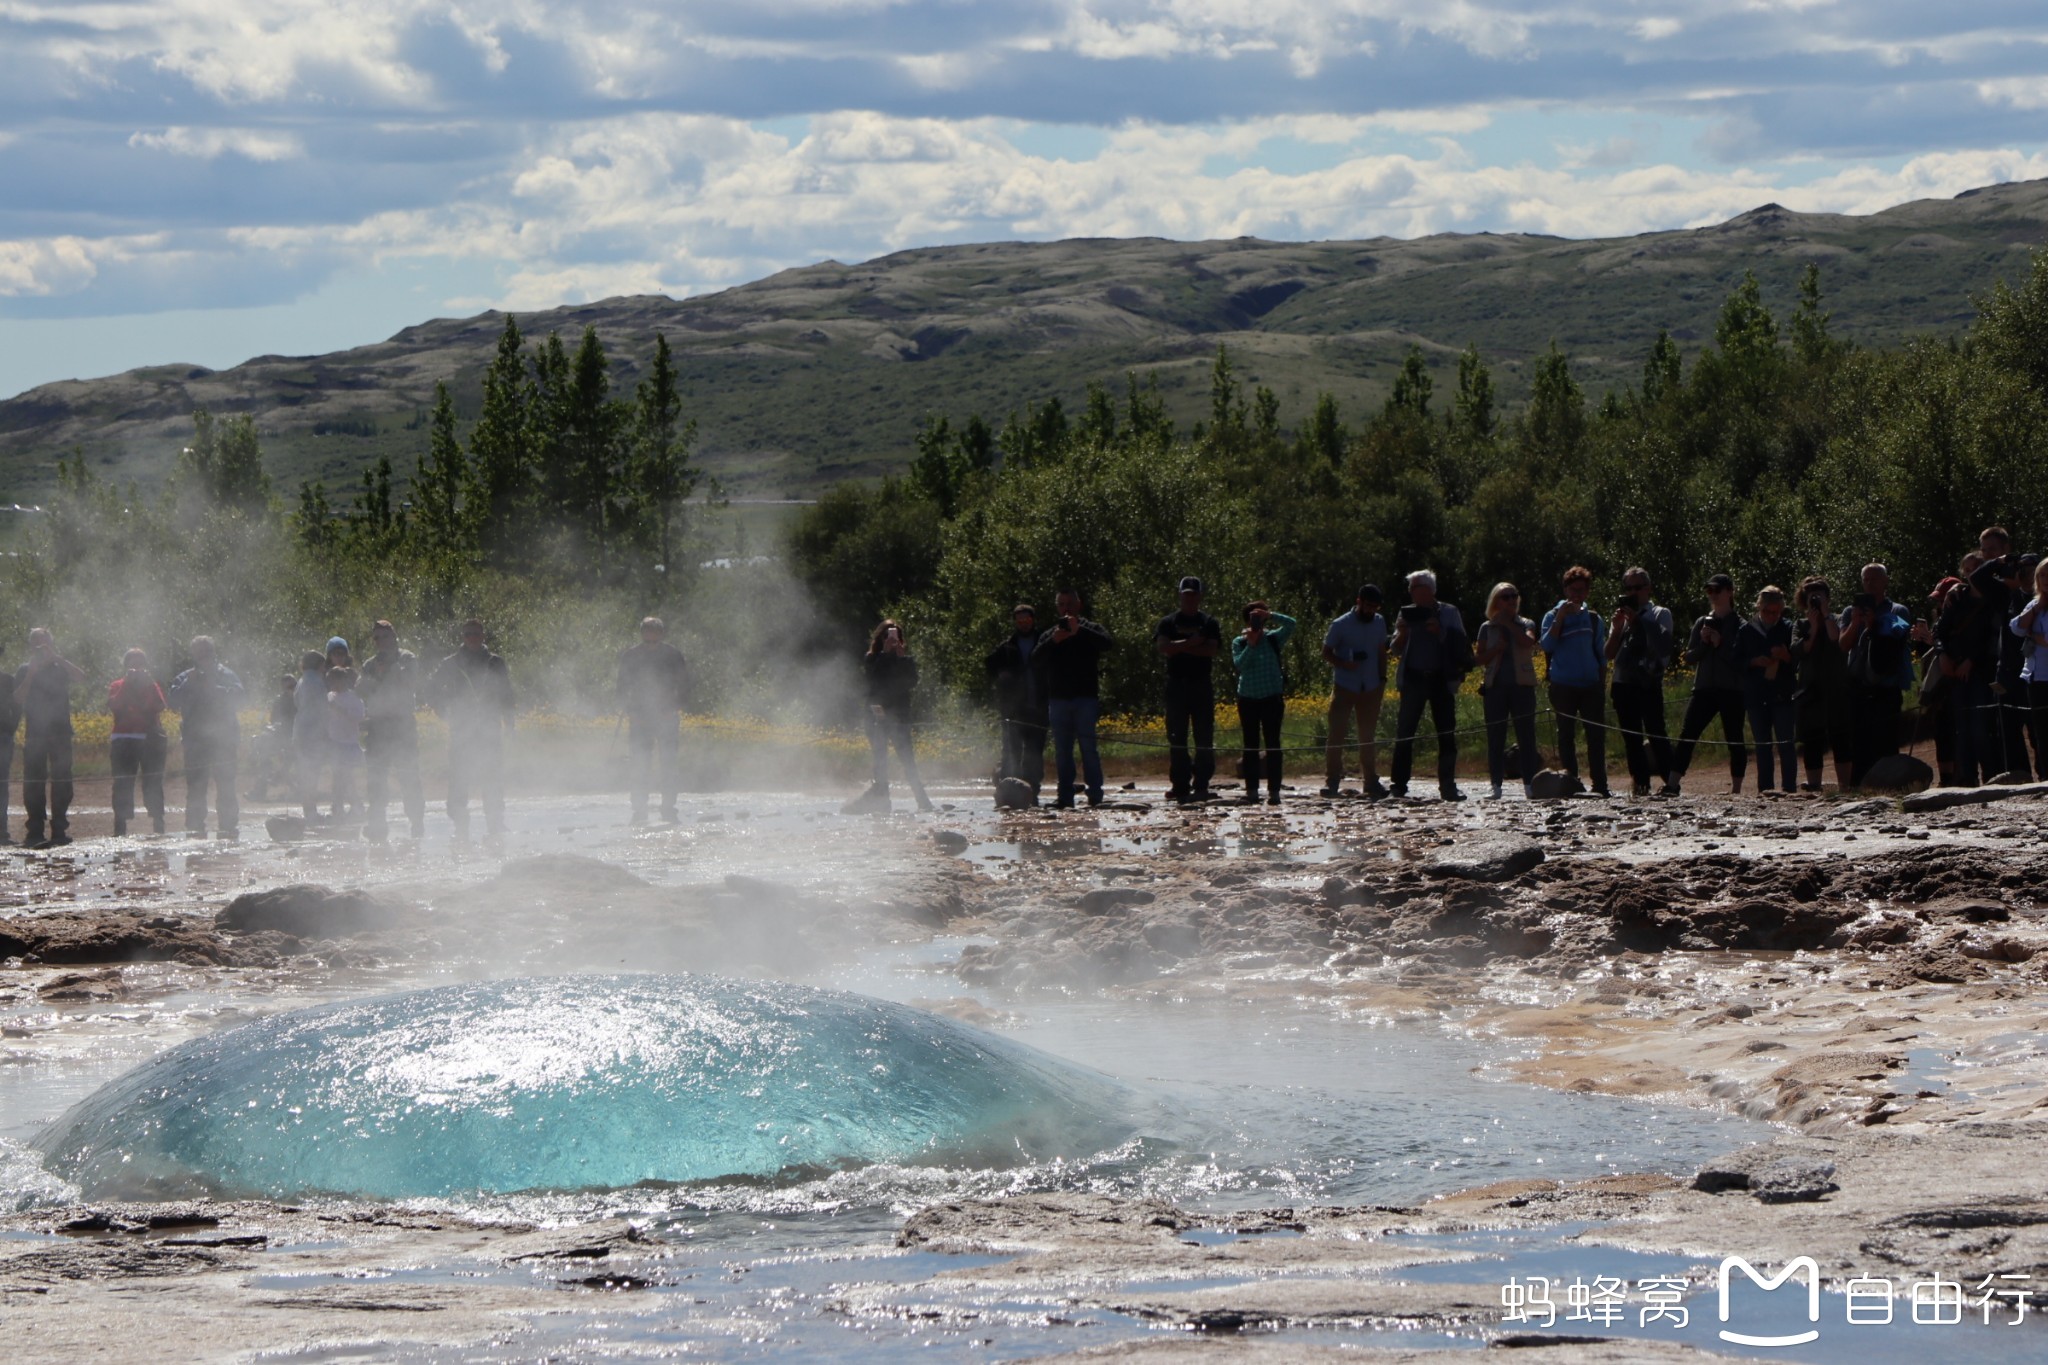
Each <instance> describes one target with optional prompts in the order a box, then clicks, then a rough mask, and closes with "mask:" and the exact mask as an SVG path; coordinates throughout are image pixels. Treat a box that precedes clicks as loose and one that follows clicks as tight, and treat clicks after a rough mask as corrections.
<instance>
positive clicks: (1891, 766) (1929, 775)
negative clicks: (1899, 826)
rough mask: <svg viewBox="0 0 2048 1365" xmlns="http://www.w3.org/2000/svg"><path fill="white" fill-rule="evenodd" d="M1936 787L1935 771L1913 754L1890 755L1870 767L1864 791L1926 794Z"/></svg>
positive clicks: (1864, 782) (1864, 776)
mask: <svg viewBox="0 0 2048 1365" xmlns="http://www.w3.org/2000/svg"><path fill="white" fill-rule="evenodd" d="M1933 785H1934V769H1932V768H1930V767H1928V766H1927V765H1926V764H1925V763H1923V762H1921V761H1920V760H1919V759H1917V758H1915V757H1913V756H1912V755H1911V754H1888V755H1886V756H1885V757H1883V758H1880V759H1879V760H1877V762H1875V763H1873V764H1871V765H1870V771H1869V772H1867V773H1865V774H1864V775H1863V784H1862V786H1863V790H1864V791H1872V792H1924V791H1926V790H1927V789H1928V788H1929V787H1931V786H1933Z"/></svg>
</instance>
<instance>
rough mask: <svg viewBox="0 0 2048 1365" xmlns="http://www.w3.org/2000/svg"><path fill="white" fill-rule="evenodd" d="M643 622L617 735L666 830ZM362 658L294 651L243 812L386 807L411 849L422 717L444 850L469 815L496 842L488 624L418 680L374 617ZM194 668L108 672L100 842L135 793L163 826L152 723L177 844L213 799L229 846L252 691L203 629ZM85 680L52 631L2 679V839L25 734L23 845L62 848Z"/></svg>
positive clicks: (498, 740) (121, 819)
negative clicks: (277, 800)
mask: <svg viewBox="0 0 2048 1365" xmlns="http://www.w3.org/2000/svg"><path fill="white" fill-rule="evenodd" d="M667 634H668V629H667V627H666V626H665V625H664V624H663V622H662V621H661V620H660V619H659V618H657V617H652V616H650V617H648V618H647V619H646V620H644V621H642V622H641V623H640V643H639V644H637V645H635V646H633V647H632V648H630V649H627V650H625V651H624V652H623V653H621V654H620V655H619V662H618V684H617V688H618V701H619V706H620V710H621V712H622V719H623V720H624V721H625V722H626V723H627V724H628V725H629V729H628V737H627V753H628V763H627V769H628V774H629V777H628V781H629V785H630V786H631V788H632V793H633V819H634V822H635V823H645V822H646V821H647V819H648V807H649V804H650V797H651V794H652V793H653V792H654V791H657V790H658V791H659V792H660V793H661V797H662V814H663V815H664V817H665V818H667V819H669V820H674V819H675V818H676V800H677V796H678V792H679V789H680V774H679V772H678V768H677V739H678V720H677V718H678V716H679V714H680V713H681V711H682V709H683V706H684V701H685V687H686V685H685V667H684V661H683V656H682V654H681V652H680V651H678V650H677V649H676V648H675V646H673V645H671V644H669V643H668V642H667V639H666V637H667ZM370 640H371V652H370V653H369V655H368V656H367V657H365V658H363V659H362V660H361V661H360V663H359V662H358V661H357V659H356V657H355V655H354V653H353V651H352V650H351V649H350V646H349V642H348V640H347V639H345V638H344V637H342V636H338V635H337V636H335V637H334V638H332V639H330V640H328V642H327V647H326V649H325V650H324V651H323V650H307V651H306V652H305V653H304V654H303V655H302V656H300V660H299V668H298V671H297V672H295V673H287V674H285V675H283V676H282V677H281V678H279V679H278V683H277V690H276V691H275V692H274V693H272V694H271V697H270V709H269V724H268V725H266V726H265V727H264V729H263V731H262V733H260V734H259V735H257V736H256V737H255V739H254V741H253V742H252V743H251V745H250V746H249V749H250V757H251V760H252V767H253V769H254V771H253V772H252V774H251V777H252V786H251V789H250V791H249V793H248V796H249V797H250V799H252V800H262V799H265V798H267V797H268V796H269V795H270V793H271V791H272V789H273V788H276V789H281V790H282V791H284V792H285V793H288V794H289V795H290V797H291V798H292V800H293V801H294V802H296V804H297V805H298V806H299V809H300V814H299V816H298V817H297V818H298V819H300V820H303V821H304V822H305V823H306V824H307V825H318V826H325V827H329V828H339V829H349V830H353V829H354V828H356V827H358V826H359V827H360V828H361V830H362V832H363V834H364V835H366V836H367V837H369V838H371V839H376V840H383V839H386V838H388V837H389V828H388V824H387V817H388V814H389V810H390V805H391V802H392V801H393V800H394V799H396V800H397V802H398V804H399V805H400V806H401V808H402V809H403V810H404V812H405V816H406V819H407V821H408V822H409V823H410V826H411V832H412V835H413V837H414V838H416V839H417V838H419V837H421V836H422V835H423V834H424V833H425V829H426V818H427V804H426V794H425V791H424V789H423V786H422V783H421V780H420V732H419V712H420V710H421V708H423V707H427V708H431V709H432V710H433V711H434V712H435V713H436V714H438V715H439V716H440V717H441V718H442V719H443V721H445V722H446V724H447V728H448V760H447V781H448V787H447V792H448V795H447V810H448V816H449V819H450V820H451V822H452V823H453V824H454V826H455V837H456V839H457V841H458V842H467V840H468V839H469V836H470V803H471V800H472V798H474V799H475V800H476V802H477V804H478V805H480V806H481V808H482V811H483V822H484V831H485V837H486V839H487V840H491V841H497V840H500V839H502V837H503V835H504V832H505V763H504V759H505V740H506V738H507V737H508V736H509V735H510V734H511V732H512V726H513V703H514V696H513V690H512V674H511V670H510V669H509V668H508V667H507V666H506V663H505V660H504V658H503V657H502V656H500V655H498V654H497V653H495V652H493V651H492V650H491V648H490V647H489V646H488V645H487V644H486V643H485V631H484V623H483V622H482V621H480V620H475V619H471V620H469V621H465V622H464V623H463V624H462V628H461V644H460V647H458V648H457V649H456V650H455V651H454V652H453V653H451V654H449V655H447V656H446V657H445V658H443V659H441V660H440V662H439V663H438V664H436V665H435V666H434V667H433V668H432V669H431V670H428V669H426V668H423V667H422V666H421V664H420V662H419V660H418V658H417V657H416V656H415V655H414V654H413V652H412V651H411V650H408V649H403V648H401V647H400V646H399V642H398V632H397V630H395V629H394V628H393V627H392V625H391V623H390V622H389V621H379V622H377V623H376V625H375V626H374V627H372V629H371V632H370ZM187 653H188V654H189V656H190V665H189V666H188V667H186V668H184V669H183V670H181V671H180V672H178V673H177V674H176V675H175V676H173V677H172V678H171V680H170V682H169V683H168V685H166V684H165V683H163V682H162V681H160V680H159V679H158V678H157V676H156V675H155V673H153V672H152V671H151V668H150V661H149V655H148V653H147V652H146V651H144V650H141V649H131V650H129V651H128V652H127V654H126V656H125V657H124V658H123V660H122V673H121V676H120V677H118V678H116V679H114V680H113V681H112V682H111V683H110V684H109V685H108V687H107V710H108V713H109V715H110V717H111V722H110V725H109V743H108V761H109V766H110V768H111V770H112V775H113V792H112V797H113V818H114V833H115V834H116V835H123V834H126V833H127V832H128V828H129V825H130V824H131V822H133V821H134V820H135V819H136V799H137V795H138V792H139V794H140V798H141V803H142V809H143V811H144V812H146V813H147V815H148V817H149V822H150V828H151V830H152V831H153V832H154V833H157V834H162V833H164V832H165V828H166V823H167V819H168V816H167V812H166V810H165V801H164V776H165V767H166V762H167V759H168V757H169V751H170V739H169V736H168V734H167V733H166V730H165V727H164V713H165V712H166V711H170V712H174V713H176V714H177V716H178V718H179V724H178V738H179V744H180V747H181V749H182V757H183V778H184V789H185V811H184V825H185V833H186V834H187V835H189V836H191V837H193V838H205V837H206V834H207V823H208V814H209V805H210V806H211V808H212V815H213V819H214V821H215V837H217V838H219V839H225V840H233V839H235V838H237V837H238V836H239V833H240V824H241V799H242V795H241V788H240V784H239V774H238V760H239V758H240V753H241V749H242V743H241V738H242V737H241V719H240V718H241V712H242V709H243V707H244V705H245V703H246V702H247V701H248V689H247V688H246V687H245V686H244V684H243V682H242V680H241V678H240V677H238V676H236V674H235V672H234V671H233V670H232V669H230V668H228V667H227V666H226V665H225V664H223V663H221V662H220V659H219V658H218V655H217V652H216V650H215V647H214V642H213V640H212V639H210V638H209V637H207V636H204V635H201V636H198V637H197V638H195V639H193V640H192V641H191V642H190V644H189V645H188V646H187ZM86 680H87V679H86V673H85V670H84V669H82V668H80V667H79V666H78V665H77V664H74V663H72V662H71V661H70V660H69V659H66V658H65V657H64V656H63V654H62V653H61V652H59V650H58V648H57V642H56V640H55V638H54V637H53V636H52V635H51V633H50V631H49V630H47V629H45V628H42V627H37V628H36V629H34V630H32V631H30V632H29V636H28V661H27V662H26V663H24V664H22V665H21V666H20V668H18V669H16V670H15V671H14V672H12V673H8V672H4V671H0V844H4V843H12V842H13V834H12V831H11V828H10V826H9V816H10V810H9V806H10V795H11V791H12V782H11V781H10V778H11V776H12V773H13V768H14V759H15V752H14V751H15V747H16V746H15V735H16V733H17V731H18V732H19V733H20V735H21V742H20V748H21V786H22V810H23V815H24V817H25V819H24V830H23V834H24V839H23V842H24V843H26V844H28V845H30V846H31V847H38V848H50V847H57V846H61V845H64V844H68V843H70V842H71V833H70V826H71V802H72V795H73V787H74V779H73V774H72V757H73V755H72V748H73V725H72V690H73V689H74V688H75V687H77V686H78V685H79V684H81V683H84V682H85V681H86Z"/></svg>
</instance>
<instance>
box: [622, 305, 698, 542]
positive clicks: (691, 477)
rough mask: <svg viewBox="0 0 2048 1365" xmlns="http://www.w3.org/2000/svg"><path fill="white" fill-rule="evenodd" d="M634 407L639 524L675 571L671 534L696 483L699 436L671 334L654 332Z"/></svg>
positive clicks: (673, 532)
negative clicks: (694, 448) (686, 412)
mask: <svg viewBox="0 0 2048 1365" xmlns="http://www.w3.org/2000/svg"><path fill="white" fill-rule="evenodd" d="M634 396H635V400H636V401H635V404H634V411H633V461H634V475H633V486H634V493H635V496H636V498H637V500H638V502H639V505H640V508H641V512H642V515H641V526H642V528H643V529H644V530H646V531H647V532H649V540H650V541H651V542H652V544H653V546H654V549H655V553H657V554H658V555H659V556H660V561H659V562H660V563H661V564H663V565H664V566H667V567H665V568H664V570H663V572H665V573H673V572H674V564H675V561H674V559H673V558H672V556H673V554H674V553H675V546H674V543H673V536H674V534H675V528H676V519H677V517H678V516H679V515H680V514H681V512H682V508H683V504H684V503H685V502H687V501H688V500H689V497H690V494H691V493H692V492H694V491H695V490H696V487H697V471H696V469H695V468H694V467H693V466H692V465H691V464H690V447H691V445H692V444H693V443H694V442H695V440H696V436H697V423H696V421H695V420H694V419H692V420H690V421H688V422H685V421H684V420H683V395H682V385H681V382H680V380H679V379H678V378H677V375H676V366H675V356H674V353H673V352H671V351H670V350H669V345H668V338H667V337H665V336H663V335H662V334H661V333H659V332H657V333H655V335H654V360H653V362H652V363H651V364H649V365H648V367H647V377H646V378H645V379H643V380H641V381H640V385H639V388H638V390H637V391H636V392H635V395H634Z"/></svg>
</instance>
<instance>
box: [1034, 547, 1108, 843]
mask: <svg viewBox="0 0 2048 1365" xmlns="http://www.w3.org/2000/svg"><path fill="white" fill-rule="evenodd" d="M1054 605H1055V606H1056V607H1057V609H1058V611H1059V620H1058V621H1057V622H1056V623H1055V624H1054V626H1053V628H1052V629H1051V630H1048V631H1046V632H1045V633H1044V634H1043V635H1041V636H1039V637H1038V645H1037V647H1036V648H1035V649H1033V650H1032V651H1031V667H1032V668H1033V669H1034V670H1036V671H1037V674H1038V683H1039V688H1040V690H1041V691H1042V693H1043V694H1044V696H1045V708H1046V717H1047V720H1048V722H1049V723H1050V725H1051V726H1052V743H1053V762H1054V765H1055V767H1056V769H1057V770H1058V772H1059V780H1060V789H1059V800H1058V804H1059V806H1060V807H1061V808H1062V809H1072V807H1073V804H1074V791H1075V781H1074V746H1075V745H1076V744H1079V745H1080V748H1081V767H1082V773H1083V776H1084V777H1085V778H1086V779H1087V782H1088V804H1089V805H1091V806H1099V805H1101V804H1102V759H1101V757H1100V755H1099V754H1098V753H1097V751H1096V747H1095V723H1096V721H1097V720H1098V719H1099V718H1100V717H1101V714H1102V700H1101V696H1102V692H1101V687H1102V684H1101V679H1102V656H1103V655H1104V654H1107V653H1108V652H1109V648H1110V646H1111V645H1112V644H1113V643H1115V642H1114V641H1112V640H1111V639H1110V638H1109V632H1108V631H1106V630H1104V629H1103V628H1102V627H1101V626H1099V625H1097V624H1096V623H1095V622H1093V621H1090V620H1087V619H1086V618H1084V617H1083V616H1082V615H1081V594H1080V593H1078V592H1076V591H1074V589H1072V588H1062V589H1060V592H1059V596H1058V598H1057V599H1056V601H1055V604H1054Z"/></svg>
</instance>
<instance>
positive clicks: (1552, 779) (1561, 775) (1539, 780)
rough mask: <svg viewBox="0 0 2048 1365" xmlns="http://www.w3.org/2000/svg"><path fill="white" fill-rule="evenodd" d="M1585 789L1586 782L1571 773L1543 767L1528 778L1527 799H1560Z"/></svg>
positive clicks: (1575, 794)
mask: <svg viewBox="0 0 2048 1365" xmlns="http://www.w3.org/2000/svg"><path fill="white" fill-rule="evenodd" d="M1585 789H1586V784H1585V783H1584V782H1581V781H1580V780H1579V779H1578V778H1576V777H1574V776H1573V775H1572V774H1570V773H1568V772H1562V771H1560V770H1559V769H1556V768H1545V769H1544V770H1543V771H1542V772H1540V773H1538V774H1536V776H1535V777H1533V778H1531V779H1530V780H1529V799H1530V800H1532V801H1562V800H1563V799H1564V798H1566V797H1567V796H1577V795H1578V794H1579V793H1580V792H1582V791H1584V790H1585Z"/></svg>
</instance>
